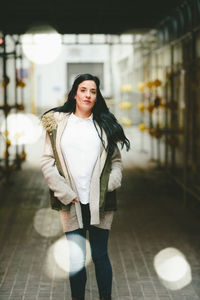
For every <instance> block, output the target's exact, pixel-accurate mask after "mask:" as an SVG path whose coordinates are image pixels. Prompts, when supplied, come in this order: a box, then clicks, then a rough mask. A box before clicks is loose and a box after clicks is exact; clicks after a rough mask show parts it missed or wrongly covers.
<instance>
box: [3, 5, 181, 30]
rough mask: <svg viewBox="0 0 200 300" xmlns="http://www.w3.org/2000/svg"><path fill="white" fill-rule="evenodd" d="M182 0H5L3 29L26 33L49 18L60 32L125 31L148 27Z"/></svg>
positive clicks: (167, 13) (150, 27)
mask: <svg viewBox="0 0 200 300" xmlns="http://www.w3.org/2000/svg"><path fill="white" fill-rule="evenodd" d="M181 2H183V0H167V1H164V0H101V1H96V0H82V1H80V0H74V1H73V0H70V1H69V0H17V1H16V0H4V2H3V3H4V4H3V5H2V4H1V16H0V30H2V31H3V30H4V31H5V32H6V33H8V34H23V33H25V32H26V30H27V29H28V27H29V26H30V25H31V24H34V23H36V22H47V23H49V24H50V25H53V26H54V27H55V28H56V29H57V30H58V31H59V32H60V33H61V34H64V33H65V34H67V33H80V34H81V33H105V34H122V33H128V32H129V33H131V32H138V31H144V30H149V29H152V28H155V27H156V25H157V24H159V22H160V21H161V20H162V19H163V18H165V17H167V16H168V15H171V14H172V13H173V11H174V9H175V8H176V7H177V6H178V5H179V4H180V3H181Z"/></svg>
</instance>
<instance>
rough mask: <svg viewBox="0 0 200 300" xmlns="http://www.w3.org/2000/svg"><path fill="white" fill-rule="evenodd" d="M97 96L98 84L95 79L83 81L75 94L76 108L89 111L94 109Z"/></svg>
mask: <svg viewBox="0 0 200 300" xmlns="http://www.w3.org/2000/svg"><path fill="white" fill-rule="evenodd" d="M96 97H97V86H96V83H95V82H94V81H93V80H85V81H82V82H81V83H80V84H79V85H78V89H77V92H76V95H75V97H74V98H75V99H76V108H78V110H79V111H84V112H89V111H91V110H92V108H93V106H94V104H95V102H96V99H97V98H96Z"/></svg>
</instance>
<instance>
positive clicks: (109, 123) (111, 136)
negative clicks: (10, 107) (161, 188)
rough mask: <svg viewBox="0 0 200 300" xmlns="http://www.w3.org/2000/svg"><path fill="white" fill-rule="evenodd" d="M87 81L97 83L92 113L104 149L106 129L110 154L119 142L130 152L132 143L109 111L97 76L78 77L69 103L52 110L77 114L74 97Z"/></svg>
mask: <svg viewBox="0 0 200 300" xmlns="http://www.w3.org/2000/svg"><path fill="white" fill-rule="evenodd" d="M85 80H93V81H94V82H95V83H96V87H97V101H96V102H95V105H94V106H93V108H92V113H93V120H95V121H96V122H97V123H98V125H99V127H100V129H101V134H99V131H98V130H97V127H96V126H95V127H96V130H97V132H98V135H99V137H100V139H101V141H102V144H103V146H104V148H105V144H104V141H103V138H102V128H103V129H104V131H105V133H106V136H107V139H108V146H107V148H106V151H107V152H108V154H110V155H112V154H113V151H114V148H115V147H116V146H117V143H118V142H120V143H121V149H123V147H124V145H126V151H128V150H129V149H130V141H129V140H128V139H127V138H126V136H125V134H124V131H123V128H122V126H121V125H120V124H119V123H118V121H117V119H116V118H115V116H114V115H113V114H112V113H111V112H110V111H109V108H108V107H107V105H106V102H105V100H104V98H103V96H102V94H101V92H100V88H99V86H100V80H99V78H98V77H97V76H93V75H91V74H80V75H78V76H77V77H76V78H75V80H74V83H73V86H72V88H71V90H70V92H69V94H68V98H67V101H66V102H65V103H64V105H62V106H59V107H55V108H52V109H51V110H54V111H59V112H70V113H72V112H75V110H76V101H75V99H74V97H75V95H76V92H77V89H78V86H79V84H80V83H81V82H82V81H85ZM51 110H49V111H51ZM49 111H48V112H49ZM46 113H47V112H46ZM94 124H95V122H94Z"/></svg>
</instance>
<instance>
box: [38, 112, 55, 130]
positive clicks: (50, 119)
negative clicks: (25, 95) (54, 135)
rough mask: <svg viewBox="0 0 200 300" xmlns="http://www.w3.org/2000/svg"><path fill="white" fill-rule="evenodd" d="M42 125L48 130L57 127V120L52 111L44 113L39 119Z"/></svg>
mask: <svg viewBox="0 0 200 300" xmlns="http://www.w3.org/2000/svg"><path fill="white" fill-rule="evenodd" d="M41 123H42V126H43V127H44V128H45V129H46V130H47V131H48V132H50V131H52V130H55V129H56V128H57V126H58V125H57V122H56V120H55V118H54V111H50V112H49V113H47V114H45V115H44V116H43V117H42V119H41Z"/></svg>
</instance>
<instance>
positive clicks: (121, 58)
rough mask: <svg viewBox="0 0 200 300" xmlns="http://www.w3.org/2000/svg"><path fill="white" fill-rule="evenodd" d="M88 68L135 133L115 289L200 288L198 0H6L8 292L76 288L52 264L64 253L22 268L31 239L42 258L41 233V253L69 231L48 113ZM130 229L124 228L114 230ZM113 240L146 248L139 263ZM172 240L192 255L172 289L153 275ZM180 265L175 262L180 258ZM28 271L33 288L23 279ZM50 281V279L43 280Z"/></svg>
mask: <svg viewBox="0 0 200 300" xmlns="http://www.w3.org/2000/svg"><path fill="white" fill-rule="evenodd" d="M81 73H91V74H94V75H97V76H98V77H99V78H100V89H101V92H102V94H103V96H104V98H105V100H106V103H107V105H108V107H109V108H110V111H111V112H113V113H114V114H115V116H116V118H117V119H118V121H119V122H120V124H121V125H122V126H123V128H124V131H125V134H126V136H127V137H128V139H129V140H130V142H131V150H130V151H129V152H126V151H125V149H123V150H122V158H123V165H124V178H123V180H124V181H123V186H122V188H121V189H120V190H119V191H118V195H119V208H120V209H121V210H119V212H117V217H116V219H115V221H114V225H113V237H112V239H111V244H110V249H111V250H113V251H111V253H112V254H111V256H112V261H113V265H115V264H116V261H117V260H118V259H119V257H121V258H120V259H121V269H120V272H118V273H117V272H116V274H114V276H115V277H114V278H115V281H114V293H115V294H114V295H115V299H118V300H120V299H123V300H126V299H127V300H128V299H138V300H142V299H149V300H150V299H153V300H156V299H159V300H161V299H166V300H167V299H171V300H172V299H181V300H191V299H200V286H199V280H200V277H199V274H200V273H199V270H200V264H199V260H198V259H199V258H200V257H199V254H198V247H199V233H200V231H199V230H200V227H199V222H198V220H199V215H200V207H199V200H200V0H175V1H172V0H170V1H167V2H164V1H156V0H154V1H145V0H141V1H129V0H125V1H123V2H122V1H119V0H117V1H113V0H111V1H105V0H102V1H101V2H98V3H97V2H94V1H85V2H79V1H78V2H75V3H70V2H67V1H64V0H57V1H56V2H53V1H42V2H41V1H40V2H39V1H33V0H30V1H26V2H25V1H18V2H14V1H11V0H9V1H7V2H6V3H4V4H2V6H1V18H0V195H1V196H0V198H1V200H0V208H1V209H0V224H1V228H0V233H1V235H0V238H1V240H0V241H1V242H0V245H1V246H0V247H2V257H1V258H2V262H3V263H2V264H1V272H0V279H1V281H0V283H1V285H0V299H15V300H16V299H28V300H31V299H43V298H42V297H45V295H46V297H47V298H48V299H58V300H60V299H69V298H67V297H68V296H66V295H68V294H67V293H69V291H68V290H66V287H65V288H64V290H63V286H64V285H62V284H60V281H59V280H60V278H61V279H63V278H65V275H66V274H65V273H64V275H63V274H62V272H61V276H60V275H59V272H58V273H56V272H57V271H58V270H57V271H55V268H59V267H58V266H57V267H56V262H54V265H53V269H52V267H51V268H50V269H48V270H50V271H48V272H50V275H49V273H48V272H47V273H48V275H47V273H45V272H44V270H43V269H41V270H39V271H38V269H36V270H35V271H33V269H30V268H29V269H28V270H26V271H25V270H24V269H23V268H22V271H19V270H21V269H20V268H21V264H22V265H23V262H24V265H26V264H25V262H27V261H28V259H30V257H29V256H27V258H26V255H28V249H31V248H32V247H33V246H34V247H35V248H34V249H35V250H34V251H36V252H34V253H37V255H36V256H37V257H38V255H39V253H40V250H41V249H40V247H39V245H40V243H41V242H42V243H43V250H42V251H43V252H42V253H43V256H42V257H41V260H39V261H37V257H36V256H34V255H33V252H31V251H30V254H31V258H33V257H35V259H36V261H37V262H38V263H37V265H38V264H41V262H44V261H45V259H44V257H46V254H47V253H49V252H48V251H50V252H51V255H53V254H52V248H51V250H49V247H51V246H52V245H53V243H54V242H55V241H56V238H58V237H60V236H61V233H60V229H59V222H58V220H57V214H54V213H53V212H51V211H50V210H49V209H48V205H49V203H48V190H47V186H46V183H45V182H44V180H43V178H42V175H41V171H40V158H41V155H42V151H43V146H44V136H45V132H44V130H43V129H42V127H41V124H40V117H41V116H42V114H43V113H44V112H45V111H47V110H48V109H50V108H52V107H56V106H60V105H62V104H63V103H64V102H65V101H66V99H67V95H68V93H69V91H70V88H71V86H72V83H73V81H74V79H75V77H76V76H77V75H78V74H81ZM144 186H145V189H144ZM125 196H126V197H125ZM124 198H126V202H124ZM148 200H149V201H148ZM125 203H126V204H125ZM127 206H128V207H129V209H127ZM44 209H46V210H44ZM136 212H137V213H136ZM38 214H39V215H38ZM44 220H46V221H44ZM56 220H57V221H56ZM45 222H46V223H45ZM56 222H57V223H56ZM53 224H57V225H56V226H55V227H54V225H53ZM141 224H143V226H142V225H141ZM144 225H146V226H144ZM147 227H148V229H147ZM42 228H43V229H42ZM46 229H47V232H46V231H45V230H46ZM43 230H44V231H43ZM123 230H124V231H125V232H126V234H127V236H126V237H127V239H125V240H123V239H122V237H121V240H118V239H120V238H119V235H118V234H119V232H121V233H122V235H123V234H124V233H123ZM148 230H149V231H148ZM42 232H43V233H42ZM147 232H148V234H147ZM16 236H17V237H18V238H16ZM19 237H20V239H19ZM41 237H42V240H41ZM53 237H54V238H53ZM147 240H148V243H147ZM11 241H12V242H11ZM22 241H24V244H23V243H22ZM58 241H59V240H58ZM116 241H118V245H121V243H122V244H123V245H124V247H125V245H126V246H127V248H128V249H129V251H131V252H130V253H128V255H129V257H130V256H131V255H132V256H134V253H137V254H138V257H135V261H136V263H135V264H134V263H133V260H132V263H130V262H129V263H128V262H126V261H124V259H125V257H126V255H127V253H126V250H125V249H124V248H123V247H122V249H121V248H120V247H121V246H119V247H118V250H116V247H115V246H116V244H115V243H116ZM129 243H130V244H131V246H130V245H129ZM13 245H14V249H17V250H16V252H13V251H14V250H13V247H12V246H13ZM20 245H23V246H22V248H21V247H20ZM30 245H32V247H30ZM59 245H60V244H59ZM128 245H129V246H128ZM37 247H38V250H37ZM134 247H136V248H137V249H135V248H134ZM168 247H174V248H178V249H179V250H181V252H183V253H184V254H185V255H186V256H187V258H188V260H189V262H190V267H187V272H185V274H184V272H183V274H182V273H181V275H180V274H178V275H177V276H178V277H177V278H178V279H177V278H175V279H173V280H171V281H173V283H174V282H175V283H176V284H175V286H176V288H175V289H176V290H177V291H176V292H172V291H170V288H171V289H172V290H173V289H174V286H172V287H171V286H170V285H169V284H168V283H167V284H166V281H167V282H168V280H169V281H170V279H169V278H168V277H167V279H166V278H165V277H164V279H163V278H162V280H163V281H162V284H161V283H160V281H158V282H157V279H156V278H157V277H156V276H157V275H159V276H160V277H162V276H161V275H160V273H159V272H158V269H156V264H157V262H156V264H155V265H154V266H153V260H154V257H156V254H157V253H158V252H159V251H161V250H162V249H165V248H167V249H168ZM57 248H59V247H57ZM61 248H62V247H61ZM22 249H23V251H24V252H21V251H22ZM32 249H33V248H32ZM120 249H121V250H120ZM131 249H133V250H131ZM147 249H148V251H147ZM114 250H116V251H117V252H115V251H114ZM37 251H38V252H37ZM59 251H60V250H59ZM145 251H146V252H145ZM114 252H115V253H114ZM8 253H9V254H8ZM16 253H17V254H18V257H19V258H20V262H21V263H18V262H17V261H16V256H15V254H16ZM23 253H25V254H24V255H23ZM174 253H175V254H174ZM171 254H173V255H176V256H177V252H173V251H171V250H169V252H167V254H166V257H167V258H169V257H171V256H170V255H171ZM48 255H49V254H48ZM63 255H64V254H62V255H61V256H63ZM132 256H131V257H132ZM11 257H12V258H11ZM22 257H24V260H23V259H22ZM48 257H49V256H48ZM56 257H57V256H56ZM58 257H59V255H58ZM162 257H163V256H162ZM181 257H182V256H181ZM184 257H185V256H184ZM48 259H49V258H48ZM33 261H34V260H33ZM50 261H51V259H50ZM137 262H138V266H137ZM48 263H49V260H48ZM48 263H47V262H46V263H45V266H46V265H48ZM11 265H12V266H15V269H12V268H11ZM34 265H35V263H34V262H33V263H32V265H31V266H33V267H34ZM61 265H62V261H61ZM172 265H173V266H174V269H173V270H175V271H174V272H176V270H180V269H181V268H180V266H179V265H176V263H175V264H174V262H173V264H172ZM130 267H131V269H129V268H130ZM10 268H11V269H10ZM13 268H14V267H13ZM190 268H192V269H190ZM141 269H142V270H144V269H145V272H144V273H142V274H140V271H139V270H141ZM183 269H184V268H183ZM52 270H53V271H52ZM64 270H65V272H66V269H64ZM181 270H182V269H181ZM185 270H186V269H185ZM93 271H94V270H93V269H91V273H90V277H89V282H90V283H89V284H90V285H89V287H88V291H87V297H88V299H92V300H94V299H96V297H97V295H96V294H95V289H96V287H95V288H94V289H93V281H94V273H93ZM52 272H53V273H52ZM134 272H135V273H134ZM141 272H142V271H141ZM165 272H168V271H166V269H165ZM170 272H171V269H170ZM170 272H168V273H170ZM191 272H192V273H191ZM120 273H121V274H123V277H122V278H120V277H119V274H120ZM133 273H134V274H136V275H134V276H135V277H134V276H133ZM158 273H159V274H158ZM172 273H173V272H172ZM186 273H187V274H186ZM17 274H21V275H20V278H21V280H19V279H18V275H17ZM27 274H28V276H29V277H28V278H29V279H27ZM36 274H40V279H39V281H38V280H37V279H38V278H37V277H38V276H37V275H36ZM45 274H46V275H45ZM52 274H54V275H52ZM55 274H57V275H55ZM127 274H128V275H127ZM173 274H174V273H173ZM191 274H192V275H193V276H192V275H191ZM34 276H35V277H34ZM43 276H44V278H46V279H44V278H43ZM45 276H46V277H45ZM63 276H64V277H63ZM132 276H133V277H134V278H132ZM159 276H158V277H159ZM184 276H186V277H187V278H186V279H185V277H184ZM192 277H193V281H192ZM22 278H24V279H23V280H22ZM31 278H32V284H33V282H34V284H35V285H33V286H35V287H36V288H37V293H34V291H32V293H31V292H30V290H29V289H27V284H31ZM41 278H43V279H41ZM47 278H48V279H47ZM52 278H53V279H52ZM173 278H174V277H173ZM42 280H44V281H45V280H47V282H46V285H44V286H45V287H43V288H41V286H42V283H41V282H42ZM56 280H58V282H59V283H58V282H57V281H56ZM179 280H182V281H181V283H180V281H179ZM132 281H134V284H133V283H132ZM55 282H57V283H55ZM122 282H124V285H123V284H122ZM54 285H56V286H57V287H58V288H57V296H54V294H56V293H55V289H54V287H53V286H54ZM163 285H164V286H165V287H163ZM185 286H187V288H185ZM17 287H18V288H17ZM161 287H162V288H161ZM15 290H16V292H15ZM44 290H45V292H44ZM42 295H43V296H42ZM17 297H18V298H17ZM47 298H46V299H47Z"/></svg>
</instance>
